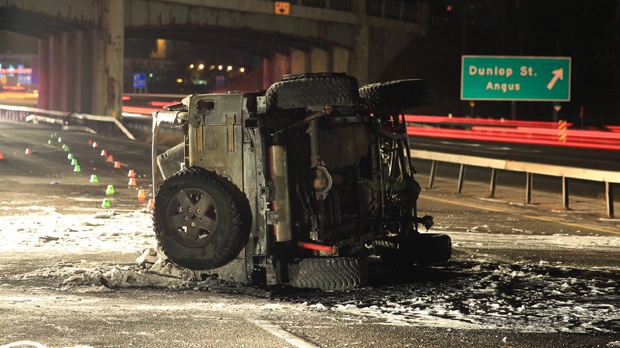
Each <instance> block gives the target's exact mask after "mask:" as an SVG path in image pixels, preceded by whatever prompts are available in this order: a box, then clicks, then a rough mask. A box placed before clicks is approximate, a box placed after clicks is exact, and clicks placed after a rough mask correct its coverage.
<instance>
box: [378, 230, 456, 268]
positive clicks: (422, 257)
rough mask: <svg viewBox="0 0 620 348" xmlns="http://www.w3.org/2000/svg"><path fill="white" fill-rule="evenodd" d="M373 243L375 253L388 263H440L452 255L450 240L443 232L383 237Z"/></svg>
mask: <svg viewBox="0 0 620 348" xmlns="http://www.w3.org/2000/svg"><path fill="white" fill-rule="evenodd" d="M373 244H374V249H375V253H376V254H377V255H379V256H380V257H381V259H382V260H384V261H386V262H388V263H420V264H424V263H441V262H446V261H448V260H450V257H452V241H451V239H450V236H448V235H445V234H436V233H420V234H417V235H413V236H410V237H407V238H401V237H397V236H394V237H385V238H381V239H380V240H378V241H375V242H374V243H373Z"/></svg>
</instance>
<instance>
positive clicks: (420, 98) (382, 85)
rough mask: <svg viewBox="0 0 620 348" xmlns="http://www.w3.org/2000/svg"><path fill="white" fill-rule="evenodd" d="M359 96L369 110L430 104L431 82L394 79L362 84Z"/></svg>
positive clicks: (431, 99) (408, 107) (390, 110)
mask: <svg viewBox="0 0 620 348" xmlns="http://www.w3.org/2000/svg"><path fill="white" fill-rule="evenodd" d="M359 93H360V97H361V98H362V99H363V100H364V105H365V106H366V108H367V109H368V111H370V112H374V113H391V112H400V111H402V110H406V109H410V108H414V107H417V106H423V105H430V104H432V102H433V96H432V93H431V83H430V82H429V81H426V80H414V79H409V80H395V81H389V82H379V83H372V84H368V85H364V86H362V87H361V88H360V89H359Z"/></svg>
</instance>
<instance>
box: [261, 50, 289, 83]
mask: <svg viewBox="0 0 620 348" xmlns="http://www.w3.org/2000/svg"><path fill="white" fill-rule="evenodd" d="M290 73H291V57H289V56H287V55H284V54H282V53H279V52H275V53H273V54H272V55H271V57H270V58H264V59H263V88H264V89H267V88H269V86H271V85H272V84H273V83H274V82H278V81H280V80H281V79H282V76H283V75H285V74H290Z"/></svg>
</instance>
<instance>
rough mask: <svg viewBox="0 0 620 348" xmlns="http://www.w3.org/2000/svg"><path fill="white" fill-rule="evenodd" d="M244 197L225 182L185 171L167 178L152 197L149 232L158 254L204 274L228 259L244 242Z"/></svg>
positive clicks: (247, 213) (247, 216) (247, 223)
mask: <svg viewBox="0 0 620 348" xmlns="http://www.w3.org/2000/svg"><path fill="white" fill-rule="evenodd" d="M251 224H252V214H251V209H250V204H249V201H248V199H247V197H246V196H245V195H244V194H243V193H242V192H241V191H240V190H239V189H238V188H237V187H236V186H235V185H234V184H233V183H232V182H230V181H229V180H227V179H225V178H222V177H221V176H219V175H217V174H215V173H213V172H209V171H207V170H204V169H202V168H188V169H185V170H182V171H180V172H177V173H176V174H174V175H172V176H171V177H170V178H168V180H166V181H164V183H163V184H162V185H161V186H160V188H159V191H158V192H157V195H156V197H155V208H154V210H153V229H154V231H155V237H156V239H157V242H158V243H159V246H160V247H161V249H162V251H163V252H164V254H165V255H166V256H167V257H168V258H169V259H170V260H171V261H172V262H174V263H176V264H177V265H179V266H182V267H186V268H189V269H193V270H208V269H213V268H216V267H221V266H224V265H225V264H227V263H229V262H230V261H232V260H233V259H234V258H235V257H236V256H237V255H238V254H239V252H241V250H242V249H243V248H244V247H245V245H246V244H247V242H248V239H249V236H250V231H251Z"/></svg>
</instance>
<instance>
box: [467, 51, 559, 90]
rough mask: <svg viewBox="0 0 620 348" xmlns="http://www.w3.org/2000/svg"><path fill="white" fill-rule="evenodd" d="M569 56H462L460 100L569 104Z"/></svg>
mask: <svg viewBox="0 0 620 348" xmlns="http://www.w3.org/2000/svg"><path fill="white" fill-rule="evenodd" d="M570 69H571V59H570V57H517V56H463V62H462V70H461V99H462V100H524V101H569V100H570Z"/></svg>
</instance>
